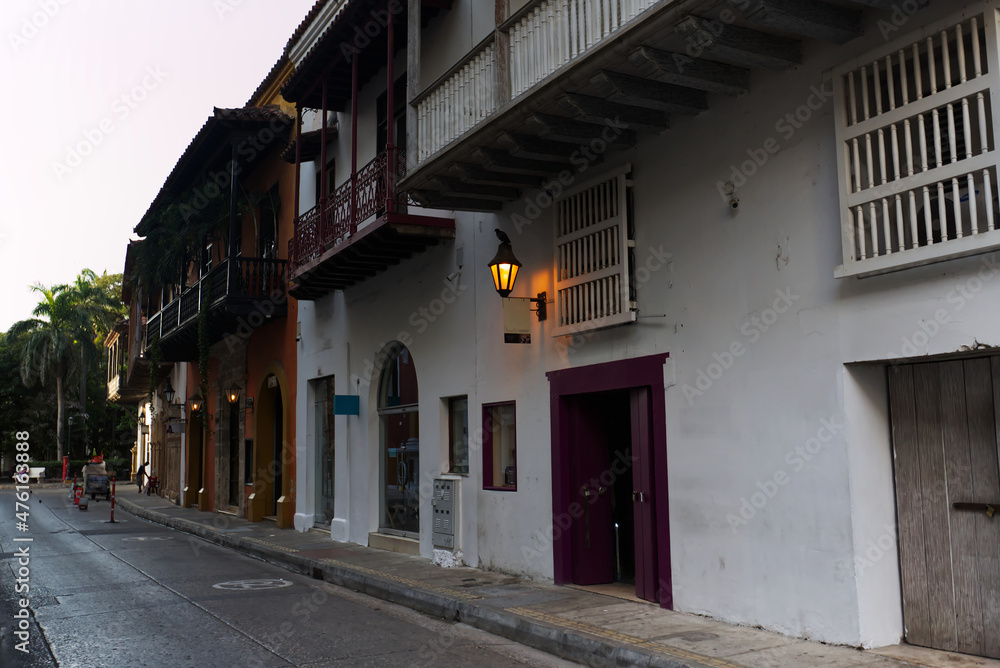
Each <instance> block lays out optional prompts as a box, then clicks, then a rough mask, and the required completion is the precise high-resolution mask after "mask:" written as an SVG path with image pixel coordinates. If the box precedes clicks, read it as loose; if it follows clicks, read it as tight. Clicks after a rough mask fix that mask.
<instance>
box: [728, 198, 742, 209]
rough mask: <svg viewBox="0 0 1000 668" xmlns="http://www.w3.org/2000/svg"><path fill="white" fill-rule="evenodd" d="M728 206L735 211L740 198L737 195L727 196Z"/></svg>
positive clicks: (738, 206) (738, 205)
mask: <svg viewBox="0 0 1000 668" xmlns="http://www.w3.org/2000/svg"><path fill="white" fill-rule="evenodd" d="M729 208H730V209H732V210H733V211H736V209H738V208H740V198H739V197H730V198H729Z"/></svg>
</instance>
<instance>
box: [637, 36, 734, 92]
mask: <svg viewBox="0 0 1000 668" xmlns="http://www.w3.org/2000/svg"><path fill="white" fill-rule="evenodd" d="M628 58H629V61H630V62H631V63H632V66H633V67H635V68H636V70H638V71H639V73H640V74H641V75H642V77H645V78H646V79H651V80H654V81H660V82H663V83H667V84H674V85H676V86H683V87H687V88H693V89H695V90H700V91H704V92H707V93H721V94H723V95H742V94H743V93H746V92H747V91H749V90H750V70H748V69H746V68H744V67H737V66H735V65H729V64H728V63H717V62H715V61H713V60H705V59H704V58H692V57H691V56H689V55H687V54H684V53H678V52H675V51H663V50H661V49H655V48H653V47H651V46H640V47H638V48H637V49H635V50H634V51H632V53H630V54H629V57H628Z"/></svg>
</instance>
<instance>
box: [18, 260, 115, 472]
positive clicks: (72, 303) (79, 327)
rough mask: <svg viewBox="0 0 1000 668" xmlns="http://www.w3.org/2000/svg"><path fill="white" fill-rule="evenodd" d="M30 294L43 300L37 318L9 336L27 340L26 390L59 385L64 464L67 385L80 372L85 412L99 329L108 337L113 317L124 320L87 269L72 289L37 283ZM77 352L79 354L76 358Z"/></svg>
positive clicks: (58, 418) (58, 431) (24, 361)
mask: <svg viewBox="0 0 1000 668" xmlns="http://www.w3.org/2000/svg"><path fill="white" fill-rule="evenodd" d="M31 289H32V290H34V291H35V292H37V293H38V294H40V295H41V301H39V303H38V306H36V307H35V310H34V311H33V312H32V315H34V316H35V317H34V318H30V319H28V320H22V321H21V322H18V323H15V324H14V325H13V326H12V327H11V328H10V329H9V330H8V335H9V336H20V335H24V336H25V337H26V339H25V344H24V354H23V356H22V359H21V368H20V372H21V381H22V382H23V383H24V384H25V385H31V384H32V383H33V382H35V381H38V382H40V383H42V384H45V383H46V382H47V381H48V380H49V379H53V380H54V381H55V385H56V451H57V453H58V457H59V459H62V457H63V455H64V454H65V448H64V447H63V422H64V414H65V412H66V383H67V381H68V380H70V378H71V376H74V375H76V374H77V373H79V374H80V375H81V376H82V377H83V382H82V383H81V386H82V387H83V388H84V389H82V390H81V395H80V410H81V411H86V389H85V387H86V386H85V383H86V374H87V358H88V356H90V357H91V359H94V355H96V352H97V346H98V344H97V341H96V340H95V339H96V336H97V332H95V328H99V329H102V330H103V331H105V332H106V331H107V327H108V326H109V322H110V324H112V325H113V324H114V321H115V320H112V318H115V319H117V317H120V315H121V313H122V306H121V305H120V304H115V303H113V299H112V297H111V293H112V292H113V290H108V289H106V286H104V285H103V283H102V280H101V279H100V278H99V277H98V276H97V275H96V274H95V273H94V272H93V271H91V270H89V269H84V270H83V271H82V272H81V273H80V276H78V277H77V279H76V282H75V283H74V284H73V285H55V286H52V287H51V288H48V287H45V286H44V285H42V284H40V283H36V284H35V285H33V286H31ZM119 301H120V299H119ZM77 348H79V351H80V352H79V355H77V354H75V353H76V349H77Z"/></svg>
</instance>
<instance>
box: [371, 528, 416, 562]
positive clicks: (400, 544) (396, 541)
mask: <svg viewBox="0 0 1000 668" xmlns="http://www.w3.org/2000/svg"><path fill="white" fill-rule="evenodd" d="M368 547H374V548H375V549H376V550H388V551H389V552H398V553H400V554H408V555H410V556H413V557H419V556H420V541H419V540H413V539H412V538H403V537H402V536H390V535H389V534H385V533H376V532H372V533H370V534H368Z"/></svg>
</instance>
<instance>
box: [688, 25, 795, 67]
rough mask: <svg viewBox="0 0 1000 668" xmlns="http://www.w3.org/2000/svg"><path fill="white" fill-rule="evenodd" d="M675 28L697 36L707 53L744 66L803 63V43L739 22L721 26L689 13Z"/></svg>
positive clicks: (699, 44)
mask: <svg viewBox="0 0 1000 668" xmlns="http://www.w3.org/2000/svg"><path fill="white" fill-rule="evenodd" d="M676 30H677V32H678V33H679V34H681V35H683V36H685V37H688V38H690V39H692V40H696V43H697V44H698V47H699V50H701V51H702V53H704V54H705V55H707V56H708V57H710V58H712V57H714V58H718V59H720V60H722V61H728V62H730V63H733V64H736V65H739V66H741V67H758V68H763V69H772V70H787V69H789V68H792V67H795V66H796V65H800V64H802V45H801V44H800V43H799V41H798V40H794V39H789V38H787V37H780V36H778V35H771V34H768V33H765V32H760V31H758V30H753V29H751V28H744V27H742V26H737V25H727V26H724V28H723V29H719V28H717V27H714V26H713V24H712V22H711V21H709V20H708V19H706V18H705V17H702V16H688V17H687V18H685V19H684V20H683V21H681V22H680V23H678V24H677V26H676Z"/></svg>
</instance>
